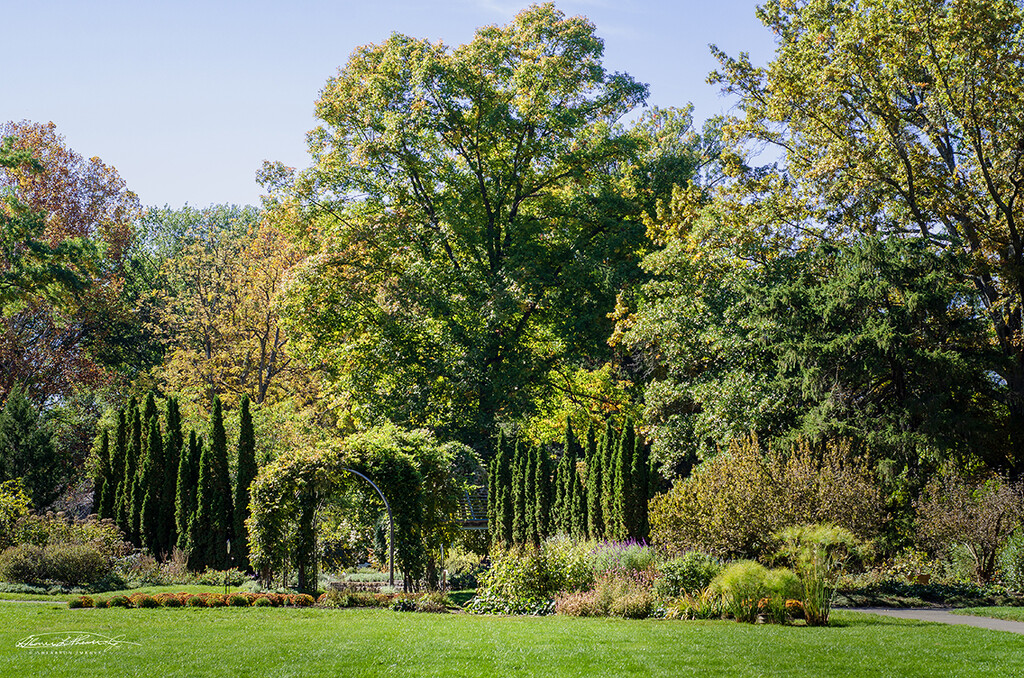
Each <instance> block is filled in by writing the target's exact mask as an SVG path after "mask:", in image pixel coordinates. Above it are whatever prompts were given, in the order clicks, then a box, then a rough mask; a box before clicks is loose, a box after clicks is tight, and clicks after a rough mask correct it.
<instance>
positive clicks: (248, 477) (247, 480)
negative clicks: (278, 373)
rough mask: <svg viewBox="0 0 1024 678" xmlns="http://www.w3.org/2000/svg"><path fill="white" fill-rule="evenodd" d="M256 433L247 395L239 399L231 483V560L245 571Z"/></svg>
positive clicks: (247, 564)
mask: <svg viewBox="0 0 1024 678" xmlns="http://www.w3.org/2000/svg"><path fill="white" fill-rule="evenodd" d="M257 470H258V469H257V468H256V433H255V431H254V430H253V426H252V414H251V413H250V412H249V396H247V395H244V396H242V414H241V419H240V421H239V429H238V477H237V478H236V482H235V525H234V538H233V540H232V542H231V559H232V560H233V561H234V563H235V566H236V567H238V568H241V569H244V570H248V569H249V530H248V528H247V527H246V526H245V521H246V520H247V519H248V518H249V486H250V485H252V481H253V480H254V479H255V478H256V472H257Z"/></svg>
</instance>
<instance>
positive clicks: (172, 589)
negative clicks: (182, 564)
mask: <svg viewBox="0 0 1024 678" xmlns="http://www.w3.org/2000/svg"><path fill="white" fill-rule="evenodd" d="M238 588H239V587H237V586H229V587H228V592H229V593H233V592H235V591H237V590H238ZM182 592H184V593H224V587H223V586H205V585H202V584H180V585H178V584H176V585H174V586H143V587H140V588H137V589H125V590H123V591H104V592H103V593H91V594H89V595H90V596H92V597H93V598H94V599H96V600H99V599H100V598H113V597H114V596H130V595H132V594H133V593H148V594H149V595H151V596H153V595H156V594H158V593H182ZM79 597H81V594H77V593H75V594H70V593H68V594H57V595H53V596H51V595H45V594H41V593H0V600H49V601H58V602H67V601H69V600H71V599H72V598H79Z"/></svg>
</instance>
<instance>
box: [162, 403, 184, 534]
mask: <svg viewBox="0 0 1024 678" xmlns="http://www.w3.org/2000/svg"><path fill="white" fill-rule="evenodd" d="M183 443H184V438H183V436H182V433H181V413H180V411H179V410H178V399H177V398H168V399H167V430H166V436H165V440H164V484H163V488H162V490H161V504H160V514H161V521H162V522H163V534H162V535H161V538H160V540H161V543H162V544H163V545H164V548H166V549H167V551H168V553H169V552H170V551H171V550H172V549H173V548H174V546H175V545H176V544H177V543H178V525H177V518H176V516H175V511H176V506H177V490H178V466H179V463H180V458H181V450H182V446H183Z"/></svg>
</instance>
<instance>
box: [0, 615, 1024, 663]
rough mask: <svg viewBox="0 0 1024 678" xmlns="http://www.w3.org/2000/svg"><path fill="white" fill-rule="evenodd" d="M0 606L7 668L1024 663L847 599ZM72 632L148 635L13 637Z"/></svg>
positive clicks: (969, 635)
mask: <svg viewBox="0 0 1024 678" xmlns="http://www.w3.org/2000/svg"><path fill="white" fill-rule="evenodd" d="M0 615H2V623H0V676H53V677H54V678H57V677H59V676H76V677H77V676H146V677H149V676H156V675H159V676H190V677H191V676H261V677H262V676H296V677H299V676H331V677H332V678H333V677H334V676H380V675H390V676H487V677H488V678H500V677H502V676H685V675H721V676H773V675H778V676H839V675H842V676H862V675H863V676H952V675H956V676H998V675H1021V674H1024V638H1022V637H1021V636H1017V635H1012V634H1009V633H998V632H994V631H985V630H980V629H974V628H968V627H958V626H940V625H934V624H924V623H918V622H904V621H899V620H894V619H885V618H881V617H873V616H867V615H857V614H854V613H846V612H837V613H836V614H835V617H836V620H837V622H838V624H839V625H838V626H837V627H833V628H826V629H815V628H802V627H778V626H749V625H740V624H735V623H733V622H680V621H656V620H648V621H623V620H616V619H574V618H567V617H546V618H502V617H478V616H472V615H465V614H457V615H455V614H452V615H428V614H416V613H399V612H391V611H390V610H321V609H295V608H256V609H253V608H249V609H245V608H207V609H191V608H181V609H173V610H165V609H153V610H148V609H145V610H132V609H129V610H125V609H102V610H96V609H83V610H69V609H67V608H66V607H65V606H62V605H57V604H53V605H45V604H30V603H0ZM68 632H88V633H95V634H103V635H105V636H108V637H114V638H122V639H123V640H125V641H129V642H132V643H138V645H120V646H116V647H110V648H108V649H106V650H102V651H101V650H99V649H97V646H95V645H93V646H81V647H71V648H68V649H61V650H52V649H51V650H45V649H31V648H19V647H17V643H18V642H19V640H23V639H25V638H26V637H27V636H29V635H33V634H44V633H58V634H66V633H68ZM54 637H61V636H50V637H49V638H54ZM90 651H91V652H93V654H88V652H90Z"/></svg>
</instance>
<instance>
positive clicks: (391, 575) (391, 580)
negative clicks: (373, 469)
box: [341, 467, 395, 588]
mask: <svg viewBox="0 0 1024 678" xmlns="http://www.w3.org/2000/svg"><path fill="white" fill-rule="evenodd" d="M341 470H342V471H348V472H349V473H354V474H356V475H357V476H359V477H360V478H362V479H363V480H365V481H366V482H368V483H370V485H372V486H373V489H375V490H377V494H379V495H380V498H381V501H383V502H384V508H386V509H387V510H388V586H390V587H391V588H394V587H395V519H394V517H393V516H392V515H391V504H389V503H388V500H387V498H386V497H385V496H384V493H383V492H381V491H380V488H379V487H377V483H375V482H373V481H372V480H370V479H369V478H367V477H366V476H365V475H363V474H362V473H360V472H359V471H357V470H355V469H351V468H345V467H342V469H341Z"/></svg>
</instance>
